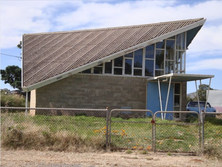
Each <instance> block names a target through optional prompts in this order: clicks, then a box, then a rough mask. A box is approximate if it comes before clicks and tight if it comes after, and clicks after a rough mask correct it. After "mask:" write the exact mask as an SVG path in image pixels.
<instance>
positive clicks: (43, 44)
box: [23, 18, 203, 87]
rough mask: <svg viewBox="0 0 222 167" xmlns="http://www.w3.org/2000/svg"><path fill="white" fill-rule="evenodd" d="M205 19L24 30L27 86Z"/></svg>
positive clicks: (24, 59)
mask: <svg viewBox="0 0 222 167" xmlns="http://www.w3.org/2000/svg"><path fill="white" fill-rule="evenodd" d="M201 20H203V18H199V19H189V20H180V21H172V22H163V23H156V24H146V25H136V26H125V27H114V28H103V29H89V30H78V31H67V32H53V33H36V34H24V36H23V87H29V86H31V85H33V84H36V83H39V82H43V81H45V80H48V79H49V78H52V77H55V76H58V75H60V74H63V73H65V72H68V71H71V70H73V69H76V68H79V67H81V66H83V65H87V64H88V63H92V62H94V61H97V60H100V59H102V58H104V57H107V56H110V55H112V54H115V53H118V52H120V51H122V50H125V49H128V48H130V47H132V46H136V45H138V44H141V43H143V42H146V41H149V40H151V39H155V38H157V37H160V36H162V35H165V34H167V33H170V32H173V31H175V30H178V29H180V28H183V27H186V26H189V25H192V24H193V23H196V22H198V21H201Z"/></svg>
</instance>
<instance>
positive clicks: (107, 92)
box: [22, 18, 213, 112]
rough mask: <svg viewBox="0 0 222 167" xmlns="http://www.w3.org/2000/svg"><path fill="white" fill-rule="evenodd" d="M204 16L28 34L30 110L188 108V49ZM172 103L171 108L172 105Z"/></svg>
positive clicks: (26, 88)
mask: <svg viewBox="0 0 222 167" xmlns="http://www.w3.org/2000/svg"><path fill="white" fill-rule="evenodd" d="M205 21H206V20H205V19H204V18H198V19H189V20H180V21H170V22H161V23H155V24H145V25H134V26H125V27H113V28H102V29H89V30H79V31H67V32H52V33H36V34H24V35H23V41H22V44H23V50H22V53H23V60H22V62H23V65H22V69H23V71H22V74H23V77H22V79H23V81H22V83H23V85H22V87H23V90H24V91H26V92H29V91H31V100H30V101H31V103H30V105H31V106H30V107H58V108H60V107H63V108H106V107H109V108H110V109H113V108H127V109H129V108H132V109H150V110H152V111H153V112H155V111H159V110H163V111H165V110H170V111H172V110H176V111H178V110H179V111H180V110H185V109H186V82H187V81H191V80H198V79H204V78H211V77H213V76H208V75H194V74H192V75H190V74H186V50H187V48H188V46H189V45H190V44H191V42H192V40H193V39H194V37H195V36H196V34H197V33H198V31H199V30H200V29H201V27H202V26H203V24H204V22H205ZM166 104H167V105H166Z"/></svg>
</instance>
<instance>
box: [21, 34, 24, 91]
mask: <svg viewBox="0 0 222 167" xmlns="http://www.w3.org/2000/svg"><path fill="white" fill-rule="evenodd" d="M23 41H24V35H22V54H21V56H22V62H21V87H22V88H23V81H24V78H23V76H24V75H23V65H24V64H23V60H24V57H23V53H24V52H23V51H24V49H23V46H24V45H23Z"/></svg>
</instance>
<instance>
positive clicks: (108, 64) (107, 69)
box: [105, 61, 112, 74]
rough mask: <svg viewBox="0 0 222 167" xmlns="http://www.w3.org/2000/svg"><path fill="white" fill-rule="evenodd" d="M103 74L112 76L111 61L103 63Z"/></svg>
mask: <svg viewBox="0 0 222 167" xmlns="http://www.w3.org/2000/svg"><path fill="white" fill-rule="evenodd" d="M105 74H112V61H110V62H106V63H105Z"/></svg>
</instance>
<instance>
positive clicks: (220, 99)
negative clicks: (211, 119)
mask: <svg viewBox="0 0 222 167" xmlns="http://www.w3.org/2000/svg"><path fill="white" fill-rule="evenodd" d="M208 102H210V104H211V106H212V107H214V108H215V109H216V110H217V112H222V90H209V92H208Z"/></svg>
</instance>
